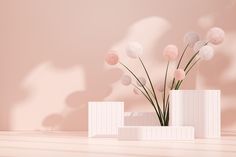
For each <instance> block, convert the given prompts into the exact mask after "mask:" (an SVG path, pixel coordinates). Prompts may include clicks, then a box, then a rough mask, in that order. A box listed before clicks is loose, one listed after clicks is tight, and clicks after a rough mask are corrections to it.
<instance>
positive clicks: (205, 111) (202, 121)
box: [170, 90, 221, 138]
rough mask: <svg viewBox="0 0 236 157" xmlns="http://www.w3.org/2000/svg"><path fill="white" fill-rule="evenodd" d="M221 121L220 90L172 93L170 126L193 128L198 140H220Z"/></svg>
mask: <svg viewBox="0 0 236 157" xmlns="http://www.w3.org/2000/svg"><path fill="white" fill-rule="evenodd" d="M220 119H221V110H220V90H172V91H170V125H172V126H193V127H194V128H195V137H198V138H219V137H220V135H221V120H220Z"/></svg>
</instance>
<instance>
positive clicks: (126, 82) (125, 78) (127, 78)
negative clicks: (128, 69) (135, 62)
mask: <svg viewBox="0 0 236 157" xmlns="http://www.w3.org/2000/svg"><path fill="white" fill-rule="evenodd" d="M121 83H122V84H123V85H125V86H128V85H130V84H131V83H132V79H131V77H130V76H129V75H123V76H122V78H121Z"/></svg>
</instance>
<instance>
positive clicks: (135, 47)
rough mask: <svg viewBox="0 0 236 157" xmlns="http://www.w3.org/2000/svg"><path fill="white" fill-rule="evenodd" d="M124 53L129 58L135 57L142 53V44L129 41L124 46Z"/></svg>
mask: <svg viewBox="0 0 236 157" xmlns="http://www.w3.org/2000/svg"><path fill="white" fill-rule="evenodd" d="M126 54H127V56H129V57H130V58H137V57H139V56H141V55H142V54H143V46H142V45H141V44H140V43H138V42H130V43H128V45H127V47H126Z"/></svg>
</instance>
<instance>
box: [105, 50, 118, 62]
mask: <svg viewBox="0 0 236 157" xmlns="http://www.w3.org/2000/svg"><path fill="white" fill-rule="evenodd" d="M105 61H106V62H107V64H109V65H116V64H117V63H118V61H119V57H118V55H117V54H116V53H115V51H111V52H109V53H108V54H107V55H106V57H105Z"/></svg>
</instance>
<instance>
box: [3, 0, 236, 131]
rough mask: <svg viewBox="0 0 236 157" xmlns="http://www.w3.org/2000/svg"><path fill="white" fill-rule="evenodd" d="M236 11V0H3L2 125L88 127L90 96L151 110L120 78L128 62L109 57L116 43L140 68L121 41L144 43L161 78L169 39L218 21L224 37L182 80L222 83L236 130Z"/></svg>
mask: <svg viewBox="0 0 236 157" xmlns="http://www.w3.org/2000/svg"><path fill="white" fill-rule="evenodd" d="M235 15H236V3H235V1H234V0H224V1H223V0H208V1H203V0H192V1H187V0H186V1H184V0H179V1H169V0H166V1H160V0H149V1H147V0H139V1H136V0H117V1H111V0H100V1H94V0H93V1H92V0H40V1H39V0H37V1H36V0H21V1H19V0H1V1H0V43H1V44H0V74H1V77H0V129H1V130H45V129H54V130H86V129H87V101H92V100H98V101H100V100H124V101H125V103H126V106H125V110H126V111H150V110H152V108H151V106H150V105H149V104H148V103H147V102H146V101H145V99H143V98H142V97H137V96H135V95H134V94H133V93H132V88H131V87H128V88H127V87H123V86H121V85H120V83H119V77H120V76H121V75H122V71H124V70H123V69H121V68H120V67H116V68H111V67H109V66H107V65H105V64H104V61H103V59H104V56H105V54H106V52H107V51H108V50H109V49H117V50H119V52H120V54H119V55H120V56H121V59H122V60H123V61H124V62H126V63H127V64H128V65H129V66H131V67H133V68H135V67H136V66H134V65H133V63H134V62H135V61H131V60H129V59H127V58H126V57H125V55H124V46H125V44H127V42H129V41H131V40H135V41H138V42H140V43H142V44H143V45H144V49H145V55H144V62H146V64H147V67H148V68H149V69H150V71H151V74H152V78H153V79H154V80H155V82H156V81H157V80H159V79H160V78H161V77H162V75H163V70H164V66H165V62H164V61H163V59H162V56H161V50H162V49H163V47H164V46H165V45H166V44H169V43H174V44H177V45H178V46H179V48H180V49H182V48H183V43H182V38H183V35H184V33H185V32H187V31H191V30H194V31H197V32H199V33H200V34H201V35H202V37H204V35H205V33H206V31H207V30H208V28H210V27H212V26H219V27H222V28H223V29H225V32H226V40H225V42H224V44H223V45H222V46H219V47H216V51H217V53H216V56H215V58H214V59H213V60H212V61H210V62H206V63H203V62H202V63H201V64H200V65H199V66H198V68H197V70H195V72H193V73H192V77H191V79H190V77H189V78H187V79H186V82H185V84H184V88H185V89H194V88H198V89H221V90H222V123H223V124H222V127H223V129H224V130H236V114H235V113H236V104H235V102H236V90H235V87H236V70H235V69H236V53H235V52H236V46H235V42H236V29H235V28H236V20H235ZM136 70H138V69H137V68H136ZM138 72H139V71H138Z"/></svg>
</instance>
